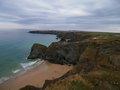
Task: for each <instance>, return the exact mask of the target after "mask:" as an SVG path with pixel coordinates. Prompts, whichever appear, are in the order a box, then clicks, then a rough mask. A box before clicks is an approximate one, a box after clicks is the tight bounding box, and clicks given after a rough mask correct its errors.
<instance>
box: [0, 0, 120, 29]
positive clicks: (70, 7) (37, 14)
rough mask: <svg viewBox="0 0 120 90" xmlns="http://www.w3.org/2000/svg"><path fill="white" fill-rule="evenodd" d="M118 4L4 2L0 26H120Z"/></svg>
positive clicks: (114, 0) (112, 0)
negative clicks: (16, 24) (10, 24)
mask: <svg viewBox="0 0 120 90" xmlns="http://www.w3.org/2000/svg"><path fill="white" fill-rule="evenodd" d="M119 4H120V1H119V0H99V1H98V0H34V1H33V0H1V1H0V22H14V23H18V24H25V25H26V24H27V25H31V24H35V25H38V27H39V25H41V24H49V25H51V26H55V25H60V26H62V25H63V26H64V25H65V26H67V25H69V26H70V25H71V24H73V25H74V26H73V27H88V28H89V27H97V26H101V25H111V24H112V25H120V12H119V11H120V5H119ZM53 24H54V25H53Z"/></svg>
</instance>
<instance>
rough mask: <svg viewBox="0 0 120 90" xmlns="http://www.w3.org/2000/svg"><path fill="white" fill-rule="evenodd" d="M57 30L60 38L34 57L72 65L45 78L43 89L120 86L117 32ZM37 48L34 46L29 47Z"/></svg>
mask: <svg viewBox="0 0 120 90" xmlns="http://www.w3.org/2000/svg"><path fill="white" fill-rule="evenodd" d="M58 33H61V35H60V38H61V37H62V38H61V40H60V41H59V42H54V43H52V44H51V45H50V46H49V47H47V48H46V49H45V51H42V53H41V51H40V53H39V55H38V54H37V58H38V57H40V58H43V59H45V60H48V61H50V62H52V63H57V64H67V65H69V64H72V65H74V68H73V69H72V70H71V71H69V72H68V73H66V74H65V75H64V76H62V77H61V78H58V79H55V80H53V81H46V82H45V85H44V87H43V89H44V90H119V89H120V34H115V33H114V34H113V33H96V32H95V33H93V32H58ZM57 35H58V34H57ZM63 37H64V39H63ZM68 39H69V40H68ZM66 40H68V41H66ZM37 48H38V47H36V48H34V45H33V49H32V50H33V51H34V50H35V51H36V50H37ZM38 49H39V48H38ZM43 53H44V57H43ZM32 54H33V55H34V53H32ZM32 54H30V56H31V55H32ZM30 56H29V57H30ZM24 90H26V89H24ZM35 90H36V89H35Z"/></svg>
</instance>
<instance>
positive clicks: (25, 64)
mask: <svg viewBox="0 0 120 90" xmlns="http://www.w3.org/2000/svg"><path fill="white" fill-rule="evenodd" d="M36 62H37V61H31V62H27V63H20V65H21V67H22V68H23V69H27V68H28V67H30V66H32V65H34V64H35V63H36Z"/></svg>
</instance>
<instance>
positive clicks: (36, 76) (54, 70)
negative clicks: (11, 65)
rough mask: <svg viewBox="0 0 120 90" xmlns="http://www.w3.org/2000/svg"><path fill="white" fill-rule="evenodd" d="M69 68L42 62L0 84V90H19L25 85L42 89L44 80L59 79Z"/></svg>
mask: <svg viewBox="0 0 120 90" xmlns="http://www.w3.org/2000/svg"><path fill="white" fill-rule="evenodd" d="M71 68H72V67H70V66H67V65H58V64H51V63H49V62H46V61H44V62H43V63H42V64H40V65H38V66H36V67H34V68H33V69H31V70H28V71H27V72H25V73H23V74H21V75H19V76H17V77H15V78H12V79H9V80H7V81H6V82H4V83H2V84H0V90H19V89H20V88H21V87H24V86H26V85H33V86H36V87H42V86H43V84H44V82H45V80H52V79H55V78H58V77H61V76H62V75H64V74H65V73H66V72H67V71H69V70H70V69H71Z"/></svg>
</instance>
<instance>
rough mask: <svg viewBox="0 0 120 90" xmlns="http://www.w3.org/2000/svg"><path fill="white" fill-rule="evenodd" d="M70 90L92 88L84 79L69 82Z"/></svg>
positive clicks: (87, 89) (88, 89)
mask: <svg viewBox="0 0 120 90" xmlns="http://www.w3.org/2000/svg"><path fill="white" fill-rule="evenodd" d="M69 90H90V88H89V87H88V86H86V85H85V84H84V83H83V82H82V81H79V80H73V81H71V82H70V84H69Z"/></svg>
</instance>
